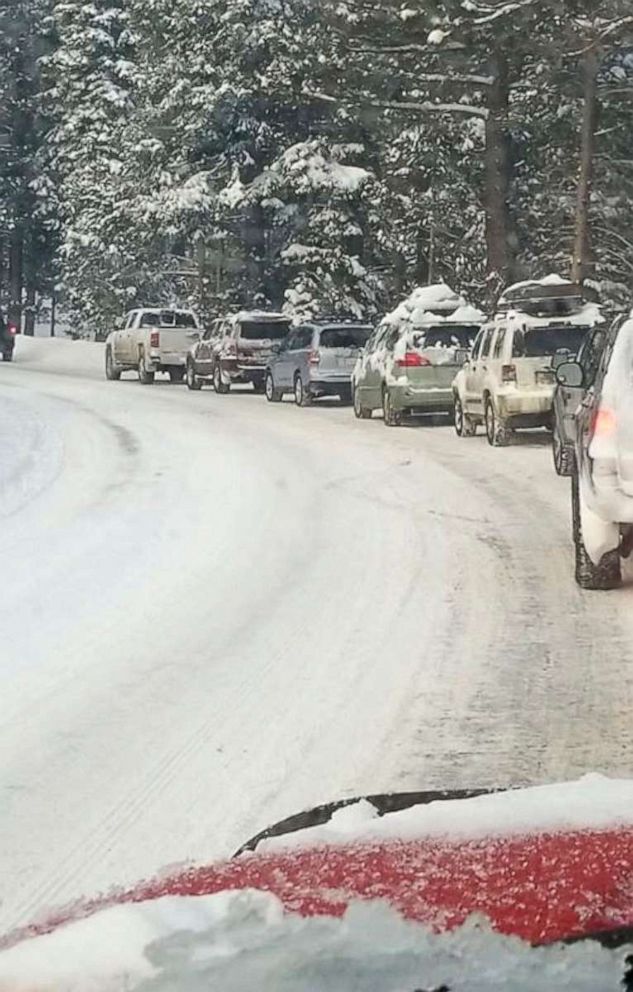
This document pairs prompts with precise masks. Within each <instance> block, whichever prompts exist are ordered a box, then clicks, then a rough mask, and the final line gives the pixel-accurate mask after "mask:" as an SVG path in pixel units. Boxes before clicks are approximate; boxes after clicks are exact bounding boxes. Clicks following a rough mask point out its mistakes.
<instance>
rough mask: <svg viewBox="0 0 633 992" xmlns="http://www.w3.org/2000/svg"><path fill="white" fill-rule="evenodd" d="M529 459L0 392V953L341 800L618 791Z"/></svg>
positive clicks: (608, 620) (328, 412) (158, 387)
mask: <svg viewBox="0 0 633 992" xmlns="http://www.w3.org/2000/svg"><path fill="white" fill-rule="evenodd" d="M568 534H569V513H568V483H567V482H566V481H565V480H560V479H557V478H556V476H555V475H554V472H553V469H552V467H551V457H550V453H549V450H548V448H547V447H546V437H545V436H544V435H543V436H542V437H540V436H538V435H532V436H527V435H526V436H524V437H523V438H522V439H521V443H519V444H517V445H516V446H514V447H512V448H509V449H504V450H499V449H495V450H493V449H490V448H489V447H488V446H487V444H486V442H485V440H484V438H483V437H478V438H475V439H472V440H462V441H459V440H458V439H457V438H456V437H455V436H454V434H453V432H452V430H450V429H449V428H437V427H435V428H433V427H421V428H420V427H419V428H415V429H404V428H403V429H401V430H386V429H385V428H384V426H383V424H382V423H381V422H380V421H379V420H376V421H375V422H371V423H364V422H356V421H355V420H354V417H353V414H352V412H351V410H349V409H338V408H336V407H325V408H324V407H323V406H316V407H314V408H311V409H308V410H298V409H296V408H295V407H294V406H292V404H289V403H284V404H283V405H281V406H275V405H271V404H267V403H266V402H265V400H264V399H263V398H261V397H257V396H255V395H254V394H250V393H244V394H243V395H239V394H238V393H237V392H235V393H233V394H231V395H230V396H227V397H218V396H216V395H215V394H213V393H212V392H210V391H203V392H202V393H196V394H191V393H188V391H187V390H186V389H185V387H184V386H176V385H171V384H169V383H167V382H159V381H158V380H157V382H156V384H155V385H154V386H153V387H141V386H140V385H139V384H138V382H137V381H136V380H135V379H134V377H130V378H129V379H128V380H127V381H125V380H122V381H121V382H120V383H109V382H106V381H105V380H104V379H103V377H102V346H99V345H93V344H87V343H80V342H78V343H73V342H69V341H39V340H36V341H23V340H20V341H19V342H18V348H17V351H16V361H15V363H14V364H13V365H4V366H0V658H1V660H0V677H1V689H0V765H1V767H0V931H3V930H5V929H7V928H8V927H10V926H12V925H14V924H16V923H19V922H23V921H25V920H27V919H31V918H33V916H34V915H36V914H38V913H40V912H41V911H43V910H44V908H45V907H47V906H52V905H59V904H60V903H62V902H65V901H67V900H68V899H71V898H74V897H76V896H79V895H82V894H93V893H95V892H96V891H98V890H101V889H103V888H107V887H108V886H110V885H111V884H125V883H129V882H132V881H136V880H137V879H138V878H140V877H142V876H147V875H150V874H153V873H155V872H156V871H157V870H158V869H160V868H162V867H164V866H166V865H169V864H174V863H176V862H183V861H190V860H195V861H208V860H210V859H214V858H218V857H222V856H224V855H227V854H229V853H231V852H232V851H233V850H234V849H235V848H236V847H238V846H239V845H240V843H241V842H243V841H244V840H245V839H246V838H247V837H248V836H250V835H252V834H253V833H255V832H256V831H258V830H259V829H260V828H262V827H264V826H266V825H267V824H269V823H272V822H274V821H276V820H278V819H280V818H282V817H284V816H286V815H288V814H290V813H292V812H295V811H297V810H298V809H301V808H303V807H306V806H312V805H315V804H317V803H319V802H322V801H326V800H328V799H333V798H338V797H341V796H346V795H355V794H362V793H365V792H379V791H387V790H393V789H396V790H408V789H420V788H425V787H436V786H441V787H447V788H449V787H458V786H467V785H468V786H480V785H506V784H518V783H521V784H524V783H531V782H545V781H550V780H553V779H561V778H569V777H573V776H576V775H578V774H580V773H582V772H584V771H587V770H600V771H605V772H607V773H612V774H618V775H623V776H628V775H630V774H631V766H632V764H633V730H632V727H631V712H632V711H633V666H632V662H633V610H631V604H632V602H633V599H632V597H633V588H632V587H631V584H630V583H629V584H628V585H627V586H625V587H624V588H623V589H622V590H619V591H617V592H614V593H608V594H599V593H593V594H592V593H581V592H580V591H578V590H577V589H576V587H575V585H574V583H573V580H572V573H571V549H570V542H569V537H568Z"/></svg>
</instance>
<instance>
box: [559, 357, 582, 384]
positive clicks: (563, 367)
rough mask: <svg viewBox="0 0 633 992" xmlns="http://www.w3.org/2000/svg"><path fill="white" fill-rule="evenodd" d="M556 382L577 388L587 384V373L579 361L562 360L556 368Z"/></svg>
mask: <svg viewBox="0 0 633 992" xmlns="http://www.w3.org/2000/svg"><path fill="white" fill-rule="evenodd" d="M556 382H557V383H558V384H559V386H569V387H571V388H572V389H577V388H579V387H580V386H584V384H585V373H584V370H583V367H582V365H579V364H578V362H561V364H560V365H559V366H558V368H557V369H556Z"/></svg>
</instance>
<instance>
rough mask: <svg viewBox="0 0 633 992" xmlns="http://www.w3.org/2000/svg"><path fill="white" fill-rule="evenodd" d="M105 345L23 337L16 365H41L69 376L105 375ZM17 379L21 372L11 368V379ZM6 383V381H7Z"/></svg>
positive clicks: (18, 345) (16, 345) (17, 345)
mask: <svg viewBox="0 0 633 992" xmlns="http://www.w3.org/2000/svg"><path fill="white" fill-rule="evenodd" d="M104 353H105V346H104V345H103V343H101V342H97V341H84V340H78V341H73V340H72V338H66V337H63V338H62V337H59V338H30V337H26V336H25V335H23V334H21V335H20V336H19V337H18V338H17V339H16V343H15V353H14V356H13V363H12V364H14V365H15V366H21V365H30V364H31V363H33V364H37V366H38V368H39V369H42V368H44V367H45V369H46V371H48V370H49V369H50V370H51V371H56V370H59V371H63V372H64V373H67V374H69V375H70V374H73V373H79V374H81V373H86V372H89V373H93V372H98V373H99V374H100V376H103V362H104ZM12 374H13V375H16V376H17V374H18V373H17V369H14V368H10V369H8V371H7V377H8V376H10V375H12ZM4 381H6V379H5V380H4Z"/></svg>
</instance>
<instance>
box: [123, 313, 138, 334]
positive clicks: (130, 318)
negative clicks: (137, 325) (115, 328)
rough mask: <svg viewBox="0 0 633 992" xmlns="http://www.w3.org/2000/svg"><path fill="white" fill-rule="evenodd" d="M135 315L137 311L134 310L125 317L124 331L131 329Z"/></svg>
mask: <svg viewBox="0 0 633 992" xmlns="http://www.w3.org/2000/svg"><path fill="white" fill-rule="evenodd" d="M136 313H137V311H136V310H131V311H130V313H129V314H128V315H127V320H126V322H125V329H126V330H127V329H128V328H129V327H132V326H133V324H134V320H135V318H136Z"/></svg>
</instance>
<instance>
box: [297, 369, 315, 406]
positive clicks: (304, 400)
mask: <svg viewBox="0 0 633 992" xmlns="http://www.w3.org/2000/svg"><path fill="white" fill-rule="evenodd" d="M294 395H295V403H296V405H297V406H310V404H311V402H312V397H311V396H310V393H309V392H308V390H307V389H306V388H305V386H304V385H303V379H302V378H301V375H300V374H297V375H296V376H295V383H294Z"/></svg>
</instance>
